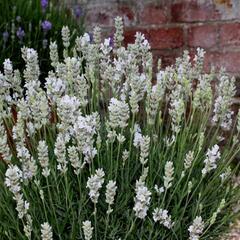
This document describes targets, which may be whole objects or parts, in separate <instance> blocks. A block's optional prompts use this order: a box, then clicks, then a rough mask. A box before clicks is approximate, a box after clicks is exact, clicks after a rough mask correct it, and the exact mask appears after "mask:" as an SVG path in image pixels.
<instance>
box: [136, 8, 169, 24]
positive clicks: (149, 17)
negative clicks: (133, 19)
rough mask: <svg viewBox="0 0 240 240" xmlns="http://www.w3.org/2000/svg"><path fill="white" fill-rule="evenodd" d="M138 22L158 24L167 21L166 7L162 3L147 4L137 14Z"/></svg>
mask: <svg viewBox="0 0 240 240" xmlns="http://www.w3.org/2000/svg"><path fill="white" fill-rule="evenodd" d="M139 21H140V24H146V25H147V24H159V23H166V22H167V21H168V16H167V9H166V7H164V6H163V5H159V4H148V5H146V6H144V8H143V10H142V11H141V12H140V15H139Z"/></svg>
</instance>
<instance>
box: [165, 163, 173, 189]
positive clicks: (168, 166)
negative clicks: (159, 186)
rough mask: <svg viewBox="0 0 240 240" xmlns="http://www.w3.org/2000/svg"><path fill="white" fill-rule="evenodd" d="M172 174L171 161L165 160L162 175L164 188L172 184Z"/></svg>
mask: <svg viewBox="0 0 240 240" xmlns="http://www.w3.org/2000/svg"><path fill="white" fill-rule="evenodd" d="M173 174H174V167H173V163H172V162H170V161H167V162H166V165H165V176H164V177H163V179H164V187H165V188H166V189H168V188H170V187H171V186H172V180H173Z"/></svg>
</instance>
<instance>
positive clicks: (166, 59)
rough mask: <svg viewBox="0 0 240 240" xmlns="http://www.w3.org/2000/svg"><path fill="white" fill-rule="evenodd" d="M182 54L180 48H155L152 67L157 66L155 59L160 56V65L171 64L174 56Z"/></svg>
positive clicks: (174, 60) (174, 58) (173, 61)
mask: <svg viewBox="0 0 240 240" xmlns="http://www.w3.org/2000/svg"><path fill="white" fill-rule="evenodd" d="M180 56H182V50H175V51H171V50H170V51H169V50H155V51H153V63H154V67H156V66H157V61H158V59H159V58H160V59H161V61H162V67H163V68H165V67H167V66H170V65H173V64H175V62H176V58H178V57H180Z"/></svg>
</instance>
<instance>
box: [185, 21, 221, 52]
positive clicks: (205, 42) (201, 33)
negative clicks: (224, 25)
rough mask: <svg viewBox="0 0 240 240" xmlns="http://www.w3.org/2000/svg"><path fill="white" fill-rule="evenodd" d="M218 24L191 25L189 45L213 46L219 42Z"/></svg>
mask: <svg viewBox="0 0 240 240" xmlns="http://www.w3.org/2000/svg"><path fill="white" fill-rule="evenodd" d="M217 28H218V27H217V26H216V25H214V26H212V25H203V26H195V27H191V28H189V30H188V45H189V46H190V47H202V48H212V47H215V46H216V44H217V34H218V33H217V30H218V29H217Z"/></svg>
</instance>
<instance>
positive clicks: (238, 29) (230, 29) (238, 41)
mask: <svg viewBox="0 0 240 240" xmlns="http://www.w3.org/2000/svg"><path fill="white" fill-rule="evenodd" d="M220 45H221V46H222V47H229V46H232V47H234V46H240V23H230V24H224V25H222V26H221V27H220Z"/></svg>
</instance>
